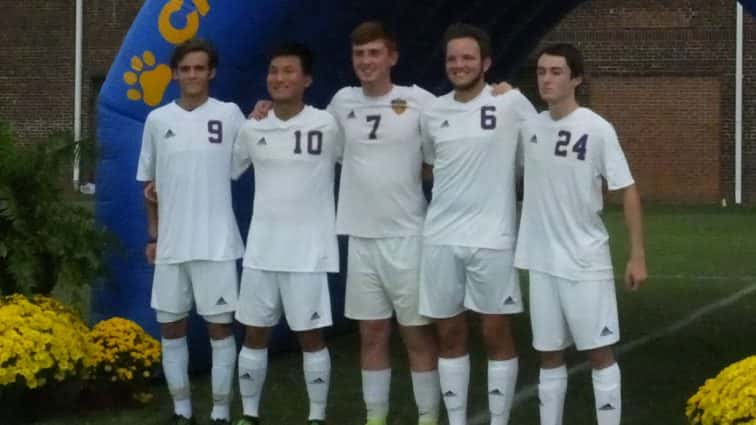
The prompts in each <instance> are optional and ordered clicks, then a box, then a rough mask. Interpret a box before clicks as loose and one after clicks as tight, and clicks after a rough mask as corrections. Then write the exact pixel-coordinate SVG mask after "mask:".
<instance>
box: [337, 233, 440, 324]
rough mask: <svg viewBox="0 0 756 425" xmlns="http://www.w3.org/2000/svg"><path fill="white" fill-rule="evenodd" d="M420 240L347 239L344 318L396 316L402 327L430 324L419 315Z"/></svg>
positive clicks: (364, 318)
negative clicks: (347, 253)
mask: <svg viewBox="0 0 756 425" xmlns="http://www.w3.org/2000/svg"><path fill="white" fill-rule="evenodd" d="M421 249H422V238H421V237H419V236H409V237H396V238H377V239H372V238H358V237H350V238H349V255H348V256H347V261H348V264H347V279H346V282H347V283H346V305H345V308H344V315H345V316H346V317H348V318H350V319H354V320H381V319H388V318H390V317H391V316H392V315H393V314H394V312H396V320H397V321H398V322H399V324H400V325H402V326H423V325H427V324H429V323H430V322H431V321H430V320H429V319H428V318H427V317H423V316H421V315H420V313H419V311H418V292H419V290H420V251H421Z"/></svg>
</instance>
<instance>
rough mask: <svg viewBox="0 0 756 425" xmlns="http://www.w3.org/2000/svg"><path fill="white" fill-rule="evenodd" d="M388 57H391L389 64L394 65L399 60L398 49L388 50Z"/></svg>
mask: <svg viewBox="0 0 756 425" xmlns="http://www.w3.org/2000/svg"><path fill="white" fill-rule="evenodd" d="M389 58H391V66H394V65H396V63H397V62H399V51H398V50H393V49H391V50H389Z"/></svg>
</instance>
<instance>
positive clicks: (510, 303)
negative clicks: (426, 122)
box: [504, 297, 517, 305]
mask: <svg viewBox="0 0 756 425" xmlns="http://www.w3.org/2000/svg"><path fill="white" fill-rule="evenodd" d="M513 304H517V302H516V301H515V300H514V298H512V297H507V299H506V300H504V305H513Z"/></svg>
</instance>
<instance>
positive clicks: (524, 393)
mask: <svg viewBox="0 0 756 425" xmlns="http://www.w3.org/2000/svg"><path fill="white" fill-rule="evenodd" d="M652 277H653V278H658V279H678V278H679V279H691V280H747V281H754V280H756V276H687V275H667V276H665V275H654V276H652ZM753 292H756V283H752V284H751V285H748V286H746V287H745V288H743V289H741V290H739V291H737V292H735V293H733V294H731V295H728V296H726V297H724V298H721V299H719V300H718V301H715V302H713V303H710V304H707V305H705V306H703V307H701V308H699V309H697V310H695V311H693V312H692V313H691V314H689V315H688V316H686V317H684V318H682V319H680V320H678V321H676V322H674V323H672V324H670V325H668V326H666V327H664V328H661V329H659V330H657V331H656V332H653V333H651V334H648V335H646V336H644V337H643V338H638V339H634V340H632V341H628V342H627V343H625V344H621V345H619V346H618V347H617V349H616V350H615V352H616V353H617V354H618V355H620V354H625V353H628V352H630V351H632V350H635V349H636V348H639V347H642V346H644V345H646V344H648V343H650V342H652V341H654V340H657V339H659V338H663V337H665V336H669V335H672V334H674V333H677V332H679V331H680V330H681V329H683V328H686V327H688V326H690V325H691V324H693V322H695V321H697V320H698V319H701V318H702V317H704V316H707V315H709V314H711V313H713V312H715V311H717V310H720V309H722V308H724V307H727V306H729V305H731V304H734V303H736V302H738V301H739V300H740V299H742V298H744V297H745V296H747V295H750V294H751V293H753ZM589 369H590V366H589V365H588V362H583V363H580V364H577V365H575V366H573V367H571V368H569V369H568V370H567V373H568V374H569V375H575V374H577V373H581V372H585V371H588V370H589ZM536 396H538V384H537V383H535V384H529V385H526V386H525V387H523V388H522V389H520V391H518V392H517V393H516V394H515V398H514V402H513V403H512V407H513V408H514V407H516V406H518V405H520V404H522V403H524V402H526V401H528V400H530V399H532V398H533V397H536ZM488 420H489V416H488V412H487V411H482V412H478V413H476V414H475V415H473V416H472V417H471V418H470V420H469V421H468V423H469V424H470V425H483V424H485V423H487V421H488Z"/></svg>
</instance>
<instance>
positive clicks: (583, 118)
mask: <svg viewBox="0 0 756 425" xmlns="http://www.w3.org/2000/svg"><path fill="white" fill-rule="evenodd" d="M575 120H576V121H577V122H578V123H579V124H580V125H582V126H585V127H588V128H590V129H591V130H593V131H598V132H602V133H606V132H610V133H614V132H615V130H614V126H613V125H612V123H610V122H609V121H608V120H607V119H606V118H604V117H603V116H601V115H599V114H598V113H597V112H595V111H594V110H592V109H590V108H586V107H583V106H581V107H580V108H578V109H577V110H576V111H575Z"/></svg>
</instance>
